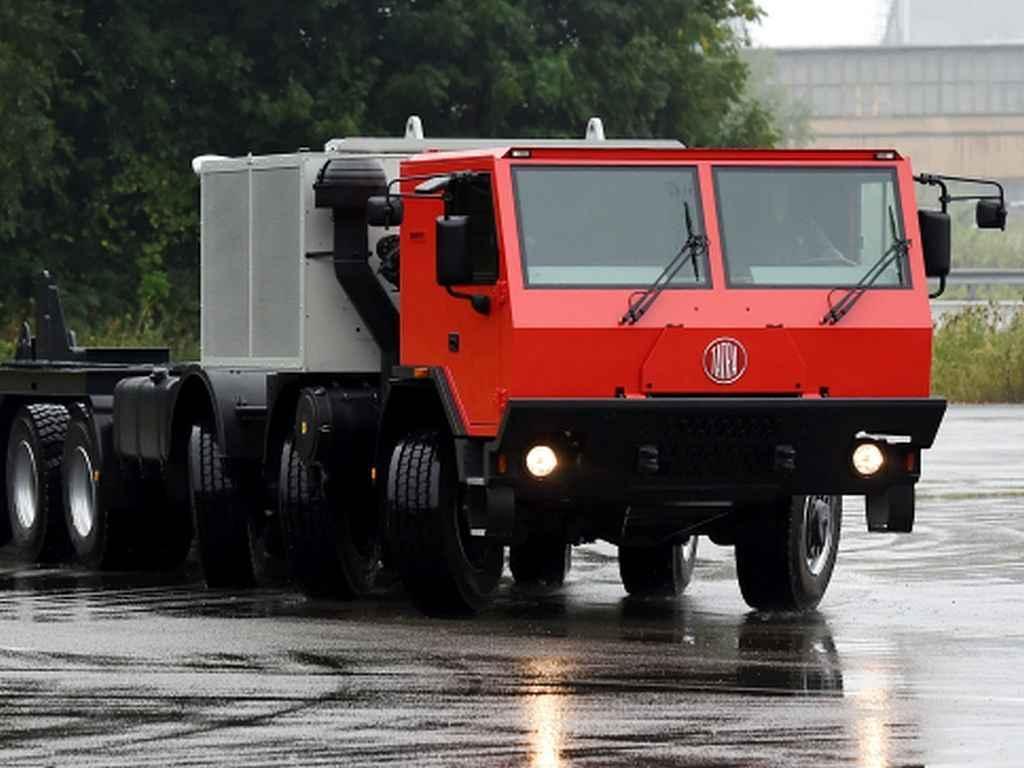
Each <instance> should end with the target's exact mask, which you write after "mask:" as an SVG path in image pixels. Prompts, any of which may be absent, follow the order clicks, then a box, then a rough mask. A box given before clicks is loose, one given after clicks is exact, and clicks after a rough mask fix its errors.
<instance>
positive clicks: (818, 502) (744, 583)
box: [736, 496, 843, 611]
mask: <svg viewBox="0 0 1024 768" xmlns="http://www.w3.org/2000/svg"><path fill="white" fill-rule="evenodd" d="M751 514H752V517H751V518H750V519H749V520H746V521H745V523H744V524H743V526H742V527H741V528H740V530H739V531H737V536H736V575H737V577H738V579H739V583H740V591H741V592H742V593H743V599H744V600H746V602H747V604H748V605H749V606H750V607H751V608H754V609H756V610H762V611H807V610H811V609H813V608H815V607H816V606H817V605H818V603H819V602H821V598H822V597H824V595H825V590H826V589H827V588H828V584H829V582H830V581H831V580H832V571H833V569H834V568H835V563H836V554H837V552H838V551H839V532H840V529H841V527H842V521H843V506H842V497H841V496H791V497H783V498H780V499H778V500H777V501H776V502H774V503H773V504H769V505H765V506H764V507H762V508H758V509H755V510H751Z"/></svg>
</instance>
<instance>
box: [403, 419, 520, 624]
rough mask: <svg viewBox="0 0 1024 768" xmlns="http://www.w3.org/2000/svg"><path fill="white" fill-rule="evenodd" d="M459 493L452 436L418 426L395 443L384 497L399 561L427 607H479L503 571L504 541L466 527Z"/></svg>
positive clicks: (467, 610)
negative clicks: (476, 536) (477, 535)
mask: <svg viewBox="0 0 1024 768" xmlns="http://www.w3.org/2000/svg"><path fill="white" fill-rule="evenodd" d="M460 496H461V493H460V488H459V483H458V477H457V475H456V472H455V461H454V451H453V448H452V445H451V441H450V440H449V439H445V438H444V437H442V435H441V434H440V433H438V432H436V431H430V432H422V433H419V434H416V435H412V436H410V437H407V438H405V439H404V440H401V441H400V442H399V443H398V445H396V446H395V449H394V451H393V452H392V454H391V462H390V466H389V468H388V485H387V502H388V513H389V516H390V523H391V531H392V535H393V537H394V547H395V551H396V552H397V554H398V568H399V571H400V572H401V574H402V581H403V583H404V584H405V587H406V589H407V590H408V591H409V592H410V594H411V595H412V598H413V600H414V602H415V603H416V604H417V605H418V606H419V607H420V608H421V609H422V610H423V611H425V612H427V613H431V614H442V615H446V614H473V613H477V612H479V611H481V610H482V609H483V608H484V607H486V606H487V604H488V603H489V602H490V597H491V593H492V592H493V591H494V589H495V587H496V586H497V585H498V580H499V579H500V578H501V571H502V568H503V566H504V556H505V551H504V547H502V546H501V545H499V544H495V543H494V542H491V541H487V540H486V539H474V538H473V537H471V536H470V535H469V525H468V520H467V519H466V516H465V513H464V510H463V508H462V503H461V501H462V500H461V498H460Z"/></svg>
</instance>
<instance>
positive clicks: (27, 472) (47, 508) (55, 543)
mask: <svg viewBox="0 0 1024 768" xmlns="http://www.w3.org/2000/svg"><path fill="white" fill-rule="evenodd" d="M68 419H69V416H68V411H67V409H66V408H65V407H64V406H63V405H54V404H49V403H47V404H34V405H26V406H24V407H23V408H22V409H21V410H20V411H18V414H17V416H15V418H14V423H13V424H12V425H11V433H10V438H9V440H8V443H7V508H8V512H9V517H10V523H11V533H12V538H13V540H14V544H15V546H16V547H17V548H18V549H19V550H20V551H21V552H22V553H23V554H24V555H25V556H26V557H28V559H30V560H32V561H33V562H52V561H57V560H60V559H61V558H63V557H65V556H67V554H68V551H69V549H70V542H69V540H68V531H67V527H66V526H65V524H64V510H63V508H62V501H63V499H62V496H63V494H62V492H61V462H62V460H63V456H64V436H65V434H67V429H68Z"/></svg>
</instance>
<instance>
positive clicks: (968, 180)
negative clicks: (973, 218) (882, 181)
mask: <svg viewBox="0 0 1024 768" xmlns="http://www.w3.org/2000/svg"><path fill="white" fill-rule="evenodd" d="M914 181H916V182H917V183H918V184H926V185H928V186H932V187H935V186H937V187H939V188H940V189H941V190H942V194H941V195H940V196H939V202H940V203H941V204H942V212H943V213H946V212H947V208H948V207H949V204H950V203H955V202H962V201H965V200H998V201H999V207H1000V208H1001V209H1003V210H1004V211H1005V210H1006V191H1005V190H1004V189H1003V185H1002V184H1001V183H999V182H998V181H996V180H995V179H975V178H972V177H970V176H946V175H944V174H937V173H922V174H920V175H918V176H915V177H914ZM947 181H953V182H958V183H961V184H981V185H988V186H992V187H995V188H996V189H998V190H999V194H998V195H952V196H951V195H950V194H949V188H948V187H947V186H946V182H947Z"/></svg>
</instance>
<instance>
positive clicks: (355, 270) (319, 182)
mask: <svg viewBox="0 0 1024 768" xmlns="http://www.w3.org/2000/svg"><path fill="white" fill-rule="evenodd" d="M386 189H387V176H386V175H385V173H384V169H383V168H382V167H381V165H380V163H379V162H377V161H376V160H369V159H366V158H360V157H343V158H339V159H336V160H328V161H327V162H326V163H324V166H323V168H321V169H320V173H319V174H317V178H316V182H315V183H314V184H313V192H314V196H315V200H316V207H317V208H330V209H332V210H333V212H334V274H335V276H336V277H337V278H338V282H339V283H341V287H342V288H343V289H344V290H345V293H347V294H348V296H349V298H350V299H351V300H352V303H353V304H354V305H355V308H356V311H357V312H359V316H360V317H362V319H363V322H364V323H366V326H367V327H368V328H369V329H370V333H372V334H373V338H374V339H375V340H376V342H377V344H378V345H379V346H380V348H381V366H382V369H383V371H384V372H385V373H386V372H387V371H389V370H390V366H391V365H392V364H393V363H395V362H397V361H398V311H397V310H396V309H395V307H394V305H393V304H392V303H391V300H390V299H389V298H388V295H387V292H386V291H385V290H384V287H383V286H382V285H381V284H380V281H378V280H377V277H376V276H375V275H374V274H373V270H372V269H371V268H370V264H369V262H368V261H367V259H368V258H369V256H370V245H369V240H368V239H367V234H366V201H367V200H368V199H369V198H370V197H372V196H373V195H383V194H384V193H385V191H386Z"/></svg>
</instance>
